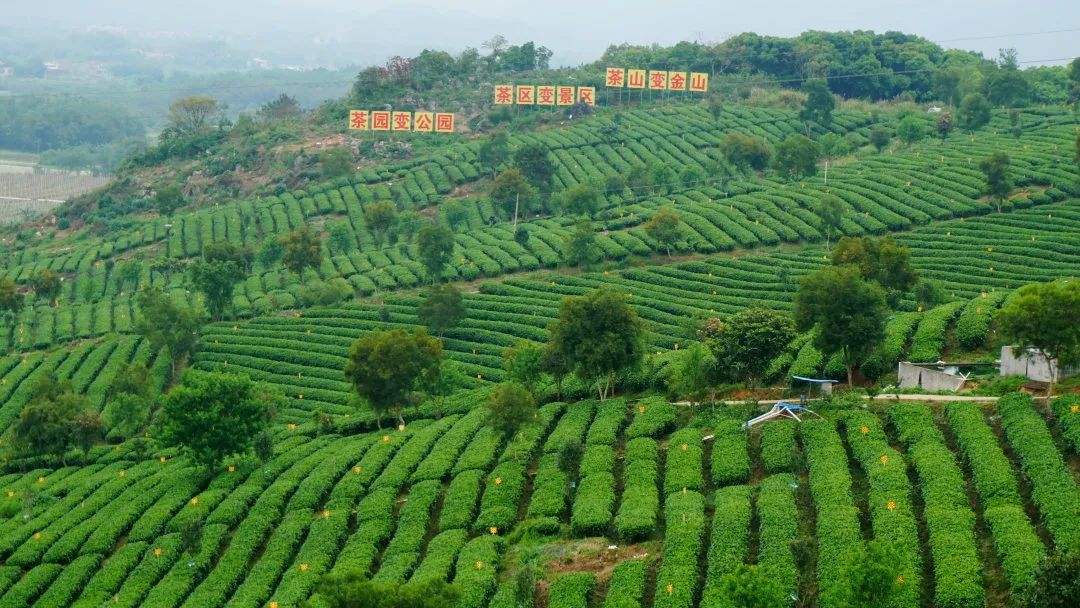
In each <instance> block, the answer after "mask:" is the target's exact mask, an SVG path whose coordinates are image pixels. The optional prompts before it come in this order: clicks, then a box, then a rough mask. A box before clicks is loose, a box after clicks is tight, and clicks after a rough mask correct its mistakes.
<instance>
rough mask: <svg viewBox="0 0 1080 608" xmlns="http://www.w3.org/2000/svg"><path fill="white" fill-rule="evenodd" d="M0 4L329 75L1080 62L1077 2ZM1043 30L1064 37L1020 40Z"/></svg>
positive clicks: (62, 21) (21, 22)
mask: <svg viewBox="0 0 1080 608" xmlns="http://www.w3.org/2000/svg"><path fill="white" fill-rule="evenodd" d="M0 5H2V6H0V24H8V25H17V26H18V27H20V28H32V29H35V30H36V29H38V28H41V27H60V28H64V27H72V26H90V25H99V26H106V25H111V26H121V27H125V28H129V29H136V30H165V31H172V32H185V33H191V34H196V35H214V36H223V37H227V38H229V39H230V40H231V41H232V42H234V43H235V44H237V45H240V46H243V47H245V48H252V49H260V50H265V49H273V48H275V47H276V48H280V49H288V50H289V52H290V53H299V54H300V55H302V56H304V57H305V58H306V60H308V61H317V62H319V63H326V62H328V61H334V62H335V63H338V64H339V65H344V64H350V63H370V62H372V61H379V60H381V59H383V58H385V57H388V56H391V55H395V54H403V55H408V54H414V53H416V52H417V51H419V50H420V49H422V48H424V47H425V46H427V47H438V48H443V49H447V50H452V51H456V50H460V49H462V48H464V47H465V46H479V44H480V42H482V41H483V40H484V39H486V38H488V37H490V36H491V35H493V34H496V33H501V34H503V35H505V36H506V37H507V38H508V39H510V41H511V42H512V43H517V42H524V41H526V40H530V39H531V40H536V41H537V42H539V43H542V44H545V45H547V46H549V47H550V48H552V49H553V50H554V51H555V57H554V62H555V63H558V64H574V63H579V62H583V61H589V60H592V59H595V58H596V57H597V56H598V55H599V54H600V53H601V52H602V51H603V50H604V48H605V47H606V46H607V45H608V44H612V43H619V42H632V43H650V42H658V43H661V44H670V43H672V42H675V41H678V40H701V41H704V42H713V41H719V40H722V39H723V38H726V37H728V36H730V35H733V34H737V33H740V32H745V31H754V32H758V33H760V34H771V35H782V36H788V35H793V34H797V33H799V32H802V31H805V30H809V29H818V30H851V29H871V30H875V31H879V32H881V31H886V30H901V31H904V32H908V33H915V34H919V35H922V36H925V37H927V38H929V39H931V40H934V41H937V42H941V43H942V44H943V45H945V46H949V47H959V48H965V49H973V50H977V51H982V52H983V53H984V54H986V55H987V56H994V55H996V54H997V49H998V48H1001V47H1015V48H1016V49H1017V50H1018V51H1019V54H1020V59H1021V60H1022V61H1030V60H1046V59H1055V58H1061V57H1074V56H1077V55H1080V0H1042V1H1038V0H1029V1H1025V2H1019V1H1017V0H1012V1H1006V0H938V1H931V0H908V1H888V2H879V1H873V0H861V1H858V0H817V1H807V0H781V1H775V0H774V1H768V0H763V1H757V2H754V1H745V0H740V1H739V2H731V1H712V2H707V1H691V0H650V1H642V0H622V1H612V0H571V1H568V0H529V1H525V0H472V1H466V0H439V1H429V2H424V1H418V0H407V1H405V2H395V1H393V0H240V1H236V0H184V1H183V2H176V1H173V0H165V1H163V0H51V1H45V2H42V1H40V0H2V2H0ZM1048 30H1072V31H1069V32H1058V33H1049V34H1040V35H1026V36H1025V35H1021V34H1030V33H1033V32H1044V31H1048ZM991 37H992V38H991ZM973 38H980V39H973ZM315 49H322V51H324V52H315ZM338 55H341V57H340V59H337V60H335V59H327V57H330V58H334V57H337V56H338ZM316 57H317V58H318V59H316Z"/></svg>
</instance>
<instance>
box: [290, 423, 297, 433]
mask: <svg viewBox="0 0 1080 608" xmlns="http://www.w3.org/2000/svg"><path fill="white" fill-rule="evenodd" d="M295 429H296V423H295V422H290V423H289V430H290V431H292V430H295Z"/></svg>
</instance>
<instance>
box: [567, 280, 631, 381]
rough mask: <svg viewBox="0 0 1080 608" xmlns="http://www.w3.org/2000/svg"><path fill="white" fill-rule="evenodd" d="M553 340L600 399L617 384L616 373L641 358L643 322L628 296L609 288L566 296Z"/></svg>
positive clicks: (626, 368) (624, 369)
mask: <svg viewBox="0 0 1080 608" xmlns="http://www.w3.org/2000/svg"><path fill="white" fill-rule="evenodd" d="M549 341H550V342H554V343H555V344H556V345H557V346H556V347H555V348H556V350H558V351H559V352H563V353H567V355H568V356H569V359H570V361H571V362H572V363H573V366H574V371H575V373H576V374H577V375H578V376H580V377H581V378H582V379H583V380H586V381H589V382H592V383H593V385H594V386H595V387H596V390H597V393H598V394H599V396H600V399H601V400H603V399H605V398H607V397H608V396H609V395H610V394H611V392H612V391H613V390H614V387H615V377H616V375H617V374H618V373H620V372H623V371H626V370H628V369H630V368H632V367H634V366H636V365H638V364H639V363H640V362H641V358H642V355H643V352H644V351H643V349H644V326H643V324H642V322H641V319H640V317H638V315H637V312H635V311H634V309H633V308H631V307H630V304H629V303H628V302H627V300H626V296H624V295H623V294H622V293H620V292H618V291H615V290H613V289H610V288H601V289H597V290H594V291H590V292H588V293H586V294H585V295H583V296H580V297H571V298H563V301H562V303H561V304H560V305H559V320H558V323H557V324H556V325H555V326H554V328H553V329H552V333H551V337H550V339H549Z"/></svg>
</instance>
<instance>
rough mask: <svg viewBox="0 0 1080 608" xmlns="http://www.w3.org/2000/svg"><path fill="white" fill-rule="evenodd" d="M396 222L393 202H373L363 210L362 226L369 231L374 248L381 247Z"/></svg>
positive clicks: (395, 209) (395, 210) (395, 208)
mask: <svg viewBox="0 0 1080 608" xmlns="http://www.w3.org/2000/svg"><path fill="white" fill-rule="evenodd" d="M395 220H397V207H395V206H394V203H393V201H375V202H373V203H371V204H369V205H368V206H367V207H366V208H365V209H364V224H366V225H367V228H368V230H370V231H371V238H373V239H375V246H376V247H382V246H383V243H385V242H386V236H387V235H388V234H390V229H391V228H393V227H394V221H395Z"/></svg>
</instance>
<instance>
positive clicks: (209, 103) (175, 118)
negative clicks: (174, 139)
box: [166, 95, 222, 137]
mask: <svg viewBox="0 0 1080 608" xmlns="http://www.w3.org/2000/svg"><path fill="white" fill-rule="evenodd" d="M221 115H222V108H221V105H220V104H218V102H217V100H216V99H214V98H213V97H207V96H205V95H192V96H190V97H181V98H180V99H177V100H176V101H174V102H172V103H171V104H170V105H169V115H168V121H169V124H168V126H167V127H166V128H168V129H172V130H173V131H174V132H175V134H176V135H177V136H179V137H195V136H198V135H202V134H204V133H206V132H207V131H209V130H210V129H211V127H213V126H214V124H215V123H216V122H217V121H218V120H219V119H220V118H221Z"/></svg>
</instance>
